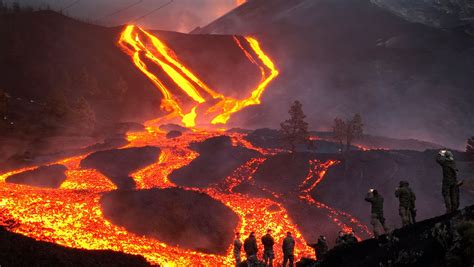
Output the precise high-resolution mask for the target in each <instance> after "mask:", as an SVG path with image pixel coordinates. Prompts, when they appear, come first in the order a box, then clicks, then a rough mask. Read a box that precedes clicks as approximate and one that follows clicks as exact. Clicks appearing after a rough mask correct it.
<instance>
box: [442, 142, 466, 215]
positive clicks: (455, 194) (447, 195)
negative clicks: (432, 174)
mask: <svg viewBox="0 0 474 267" xmlns="http://www.w3.org/2000/svg"><path fill="white" fill-rule="evenodd" d="M436 162H437V163H438V164H439V165H440V166H441V168H442V170H443V183H442V188H441V192H442V194H443V198H444V204H445V206H446V213H451V212H455V211H457V210H458V209H459V187H460V186H461V185H462V181H461V182H459V181H458V175H457V173H458V169H457V168H456V162H455V161H454V156H453V153H451V151H448V150H446V149H442V150H440V151H439V152H438V155H437V156H436Z"/></svg>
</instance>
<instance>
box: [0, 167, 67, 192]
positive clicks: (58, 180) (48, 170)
mask: <svg viewBox="0 0 474 267" xmlns="http://www.w3.org/2000/svg"><path fill="white" fill-rule="evenodd" d="M66 170H67V168H66V166H64V165H61V164H55V165H49V166H41V167H38V168H36V169H33V170H31V171H25V172H21V173H18V174H14V175H11V176H8V177H7V179H6V180H5V181H6V182H7V183H14V184H24V185H31V186H37V187H47V188H59V187H60V186H61V184H62V183H63V182H64V181H65V180H66V174H65V173H64V172H65V171H66Z"/></svg>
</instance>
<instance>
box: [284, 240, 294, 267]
mask: <svg viewBox="0 0 474 267" xmlns="http://www.w3.org/2000/svg"><path fill="white" fill-rule="evenodd" d="M281 248H282V250H283V267H286V263H287V262H289V265H288V266H289V267H293V266H294V261H295V240H294V239H293V237H292V236H291V232H287V233H286V237H285V239H283V245H282V247H281Z"/></svg>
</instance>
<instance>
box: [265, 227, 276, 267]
mask: <svg viewBox="0 0 474 267" xmlns="http://www.w3.org/2000/svg"><path fill="white" fill-rule="evenodd" d="M262 244H263V261H264V262H265V265H266V266H268V267H272V266H273V259H274V258H275V253H274V252H273V245H274V244H275V240H274V239H273V237H272V230H271V229H267V234H266V235H264V236H263V237H262Z"/></svg>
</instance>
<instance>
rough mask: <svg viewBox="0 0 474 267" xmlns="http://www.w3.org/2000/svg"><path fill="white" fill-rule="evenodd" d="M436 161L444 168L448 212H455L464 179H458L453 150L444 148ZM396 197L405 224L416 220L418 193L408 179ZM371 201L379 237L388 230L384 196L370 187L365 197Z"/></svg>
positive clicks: (445, 197) (444, 188)
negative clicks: (413, 189)
mask: <svg viewBox="0 0 474 267" xmlns="http://www.w3.org/2000/svg"><path fill="white" fill-rule="evenodd" d="M436 162H437V163H438V164H439V165H440V166H441V168H442V170H443V182H442V188H441V192H442V195H443V199H444V204H445V206H446V213H450V212H455V211H457V210H458V209H459V187H460V186H461V185H462V181H458V178H457V172H458V169H457V168H456V162H455V161H454V156H453V153H452V152H451V151H448V150H446V149H442V150H440V151H439V153H438V155H437V156H436ZM395 197H397V198H398V200H399V208H398V211H399V215H400V218H401V221H402V225H403V226H407V225H410V224H413V223H415V222H416V208H415V201H416V195H415V193H414V192H413V191H412V190H411V188H410V185H409V183H408V182H407V181H400V183H399V186H398V187H397V189H396V190H395ZM365 200H366V201H367V202H370V203H371V206H372V207H371V220H370V223H371V224H372V226H373V231H374V236H375V237H378V236H380V235H382V234H384V233H385V232H387V231H388V229H387V226H386V224H385V218H384V215H383V202H384V199H383V197H382V196H381V195H380V194H379V192H378V191H377V190H375V189H370V190H369V192H368V193H367V196H366V198H365Z"/></svg>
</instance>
